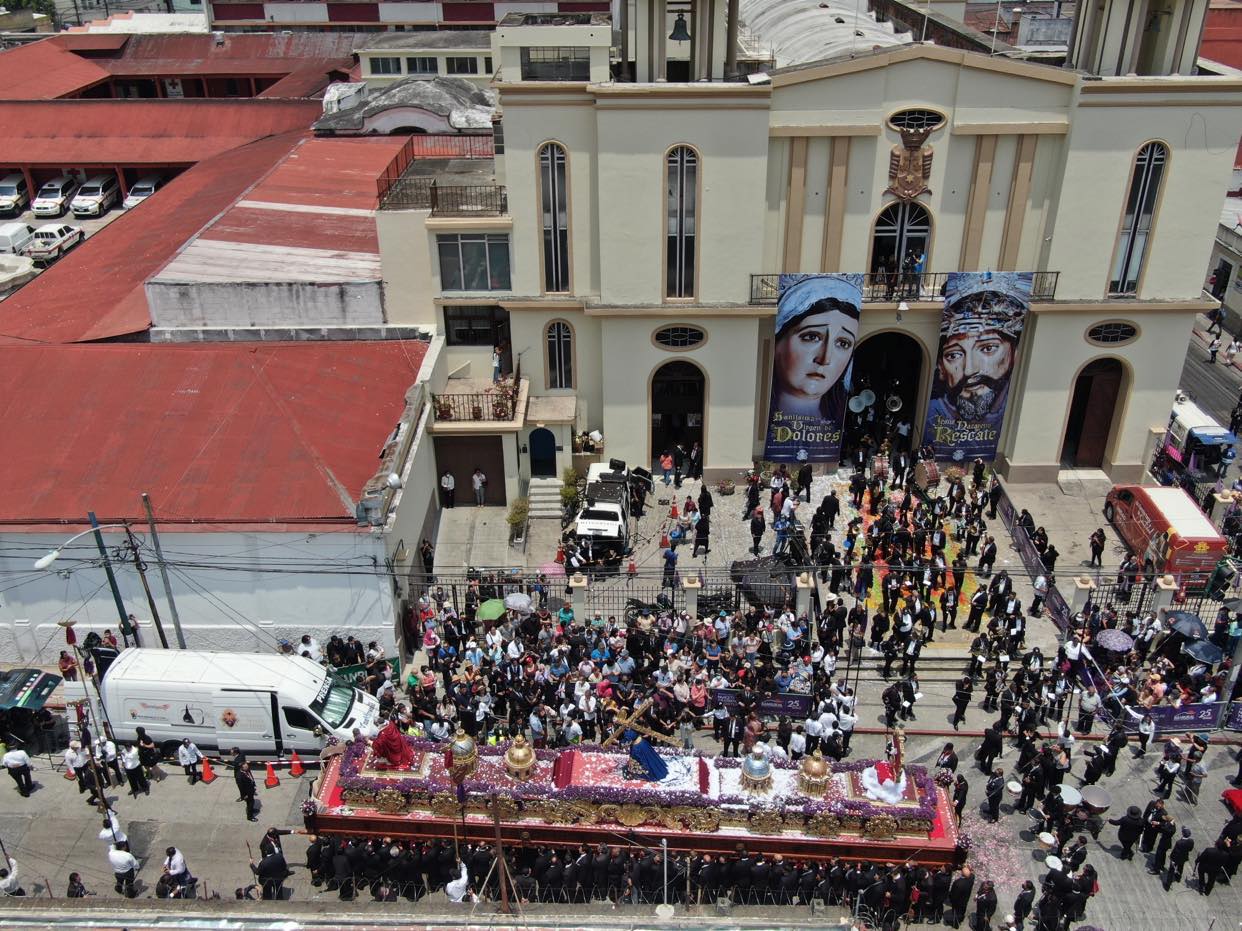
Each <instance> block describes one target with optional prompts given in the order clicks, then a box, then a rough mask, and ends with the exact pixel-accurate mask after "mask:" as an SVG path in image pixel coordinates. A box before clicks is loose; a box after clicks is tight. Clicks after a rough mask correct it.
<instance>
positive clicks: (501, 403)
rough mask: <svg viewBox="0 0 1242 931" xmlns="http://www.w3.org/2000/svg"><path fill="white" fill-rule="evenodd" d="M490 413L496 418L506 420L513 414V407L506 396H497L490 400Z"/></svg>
mask: <svg viewBox="0 0 1242 931" xmlns="http://www.w3.org/2000/svg"><path fill="white" fill-rule="evenodd" d="M492 414H493V415H494V417H495V419H496V420H508V419H509V418H511V417H512V416H513V408H512V406H511V405H510V404H509V399H508V398H497V399H496V400H495V401H493V402H492Z"/></svg>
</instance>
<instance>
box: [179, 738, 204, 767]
mask: <svg viewBox="0 0 1242 931" xmlns="http://www.w3.org/2000/svg"><path fill="white" fill-rule="evenodd" d="M202 758H203V754H202V753H201V752H199V749H198V747H196V746H194V744H193V743H191V744H190V745H189V746H186V745H185V744H178V746H177V762H178V763H180V764H181V765H182V766H193V765H194V764H195V763H197V762H198V761H199V760H201V759H202Z"/></svg>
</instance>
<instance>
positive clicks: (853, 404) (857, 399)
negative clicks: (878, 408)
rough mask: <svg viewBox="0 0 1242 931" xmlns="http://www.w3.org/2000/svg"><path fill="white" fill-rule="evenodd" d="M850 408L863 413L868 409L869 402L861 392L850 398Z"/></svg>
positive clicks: (856, 412)
mask: <svg viewBox="0 0 1242 931" xmlns="http://www.w3.org/2000/svg"><path fill="white" fill-rule="evenodd" d="M849 409H850V410H851V411H853V412H854V413H855V414H861V413H862V412H863V411H865V410H866V409H867V404H866V402H865V401H863V399H862V395H861V394H856V395H854V397H852V398H850V403H849Z"/></svg>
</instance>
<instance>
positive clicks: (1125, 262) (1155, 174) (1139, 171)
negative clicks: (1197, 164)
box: [1108, 142, 1169, 294]
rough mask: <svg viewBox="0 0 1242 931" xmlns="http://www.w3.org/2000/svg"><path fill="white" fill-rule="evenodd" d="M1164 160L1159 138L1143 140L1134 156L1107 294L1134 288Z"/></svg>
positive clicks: (1129, 291)
mask: <svg viewBox="0 0 1242 931" xmlns="http://www.w3.org/2000/svg"><path fill="white" fill-rule="evenodd" d="M1168 160H1169V150H1168V149H1167V148H1165V146H1164V144H1163V143H1160V142H1149V143H1147V145H1145V146H1143V147H1142V148H1141V149H1139V153H1138V155H1137V156H1136V157H1135V159H1134V174H1133V176H1131V178H1130V193H1129V194H1128V195H1127V197H1126V203H1125V208H1124V210H1125V212H1124V213H1123V214H1122V216H1121V232H1120V234H1118V236H1117V251H1116V252H1115V253H1114V254H1113V267H1112V273H1111V274H1110V275H1109V281H1108V293H1109V294H1136V293H1137V292H1138V281H1139V276H1140V275H1141V274H1142V271H1143V260H1144V259H1145V258H1146V257H1147V240H1148V239H1149V238H1150V236H1151V224H1152V219H1153V217H1154V216H1155V214H1156V199H1157V198H1158V197H1159V195H1160V182H1161V180H1162V179H1163V178H1164V166H1165V163H1166V162H1167V161H1168Z"/></svg>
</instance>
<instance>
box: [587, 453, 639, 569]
mask: <svg viewBox="0 0 1242 931" xmlns="http://www.w3.org/2000/svg"><path fill="white" fill-rule="evenodd" d="M618 466H619V468H618ZM634 488H640V489H641V490H642V491H643V493H646V492H647V491H649V490H650V489H651V473H650V472H648V471H647V470H646V469H634V470H632V471H631V470H629V469H627V468H626V467H625V463H624V462H619V461H618V460H612V461H611V462H607V463H603V462H597V463H595V464H594V465H592V466H591V467H590V469H588V470H587V486H586V494H585V495H584V502H583V505H582V508H581V509H580V510H579V511H578V516H577V517H576V518H575V519H574V525H573V533H574V535H575V536H577V537H579V538H583V537H588V538H590V539H591V540H592V542H595V543H604V544H614V545H615V546H616V548H617V551H618V552H619V553H625V552H628V551H629V548H630V494H631V490H632V489H634Z"/></svg>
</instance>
